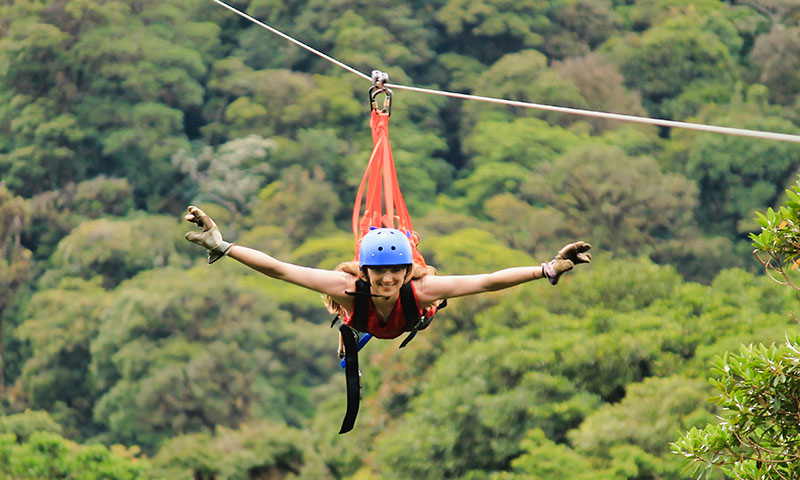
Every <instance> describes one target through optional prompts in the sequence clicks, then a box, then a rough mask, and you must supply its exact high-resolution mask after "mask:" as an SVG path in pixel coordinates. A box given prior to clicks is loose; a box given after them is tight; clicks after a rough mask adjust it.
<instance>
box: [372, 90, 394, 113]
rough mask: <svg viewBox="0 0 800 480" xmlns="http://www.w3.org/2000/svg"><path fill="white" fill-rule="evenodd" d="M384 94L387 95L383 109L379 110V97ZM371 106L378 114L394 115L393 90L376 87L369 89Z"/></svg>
mask: <svg viewBox="0 0 800 480" xmlns="http://www.w3.org/2000/svg"><path fill="white" fill-rule="evenodd" d="M381 93H383V94H384V95H385V97H384V99H383V108H382V109H381V108H378V101H377V97H378V95H380V94H381ZM369 104H370V108H371V109H372V110H375V111H377V112H378V113H385V114H386V115H389V116H391V115H392V90H391V89H389V88H387V87H376V86H372V87H369Z"/></svg>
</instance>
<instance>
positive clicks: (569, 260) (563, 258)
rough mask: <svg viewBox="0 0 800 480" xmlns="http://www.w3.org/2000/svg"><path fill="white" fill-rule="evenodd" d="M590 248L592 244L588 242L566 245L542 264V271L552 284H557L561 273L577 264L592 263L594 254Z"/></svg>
mask: <svg viewBox="0 0 800 480" xmlns="http://www.w3.org/2000/svg"><path fill="white" fill-rule="evenodd" d="M590 248H592V246H591V245H589V244H588V243H586V242H575V243H570V244H567V245H565V246H564V247H563V248H562V249H561V250H559V251H558V253H557V254H556V257H555V258H554V259H552V260H550V261H549V262H547V263H543V264H542V273H543V274H544V276H545V278H546V279H548V280H549V281H550V283H551V284H552V285H555V284H557V283H558V279H559V278H560V277H561V274H563V273H564V272H569V271H570V270H572V268H573V267H575V265H576V264H578V263H591V261H592V254H591V253H588V252H589V249H590Z"/></svg>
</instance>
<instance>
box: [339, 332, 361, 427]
mask: <svg viewBox="0 0 800 480" xmlns="http://www.w3.org/2000/svg"><path fill="white" fill-rule="evenodd" d="M339 333H340V334H341V335H342V341H343V342H344V353H345V362H346V363H345V366H344V373H345V375H344V376H345V382H346V385H347V410H346V411H345V414H344V420H342V428H340V429H339V433H340V434H341V433H347V432H349V431H350V430H352V429H353V425H355V423H356V416H357V415H358V407H359V404H360V403H361V378H360V377H361V372H360V371H359V370H358V347H357V346H356V335H355V332H353V330H352V329H351V328H350V327H348V326H347V325H345V324H342V325H341V326H340V327H339Z"/></svg>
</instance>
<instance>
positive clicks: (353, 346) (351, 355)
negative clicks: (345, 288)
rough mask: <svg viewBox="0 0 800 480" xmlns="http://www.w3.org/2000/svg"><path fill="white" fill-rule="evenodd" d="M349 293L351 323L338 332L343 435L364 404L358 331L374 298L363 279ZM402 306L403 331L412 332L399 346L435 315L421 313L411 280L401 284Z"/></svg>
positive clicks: (441, 306)
mask: <svg viewBox="0 0 800 480" xmlns="http://www.w3.org/2000/svg"><path fill="white" fill-rule="evenodd" d="M347 293H348V295H353V296H354V297H355V299H354V305H353V316H352V318H351V319H350V326H347V325H344V324H342V325H341V326H340V327H339V332H341V334H342V341H343V342H344V352H345V357H344V358H345V366H344V374H345V383H346V385H347V411H346V413H345V415H344V420H343V421H342V428H341V429H340V430H339V433H340V434H341V433H347V432H349V431H350V430H352V429H353V425H355V422H356V416H357V415H358V407H359V404H360V403H361V372H359V370H358V346H357V342H358V336H357V334H356V333H355V331H359V332H366V331H367V320H368V319H367V316H368V315H369V302H370V301H371V299H372V297H373V295H372V293H371V292H370V288H369V283H367V282H365V281H363V280H360V279H359V280H356V291H355V292H347ZM446 304H447V301H444V302H442V304H441V305H439V307H438V308H439V309H442V308H444V307H445V305H446ZM400 306H401V307H402V308H403V316H404V317H405V320H406V324H405V328H404V330H405V331H407V332H411V333H409V334H408V336H407V337H406V338H405V339H404V340H403V343H401V344H400V348H403V347H405V346H406V345H408V342H410V341H411V340H412V339H413V338H414V337H415V336H416V335H417V331H419V330H422V329H424V328H426V327H427V326H428V325H429V324H430V322H431V320H433V317H427V316H424V315H420V312H419V308H417V300H416V298H414V290H413V289H412V287H411V284H410V283H406V284H404V285H403V286H402V287H400ZM336 318H338V317H336ZM336 318H335V319H334V323H335V322H336ZM331 326H333V325H331Z"/></svg>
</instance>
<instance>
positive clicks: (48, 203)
mask: <svg viewBox="0 0 800 480" xmlns="http://www.w3.org/2000/svg"><path fill="white" fill-rule="evenodd" d="M234 5H235V6H236V7H237V8H240V9H242V10H244V11H246V12H247V13H249V14H250V15H253V16H254V17H256V18H259V19H262V20H263V21H265V22H267V23H269V24H271V25H273V26H275V27H276V28H279V29H280V30H281V31H284V32H286V33H288V34H289V35H292V36H295V37H297V38H298V39H300V40H302V41H304V42H306V43H308V44H310V45H312V46H313V47H315V48H317V49H319V50H321V51H323V52H325V53H327V54H330V55H332V56H333V57H335V58H337V59H339V60H341V61H343V62H345V63H347V64H348V65H350V66H352V67H354V68H357V69H358V70H360V71H362V72H369V71H370V70H372V69H381V70H385V71H387V72H388V73H389V75H390V81H392V82H393V83H404V84H413V85H417V86H426V87H433V88H441V89H447V90H455V91H461V92H466V93H474V94H478V95H487V96H496V97H504V98H510V99H514V100H523V101H530V102H535V103H543V104H555V105H560V106H568V107H577V108H585V109H593V110H603V111H613V112H618V113H627V114H634V115H646V116H651V117H661V118H669V119H674V120H684V121H693V122H703V123H711V124H717V125H727V126H735V127H743V128H750V129H758V130H769V131H778V132H794V131H797V130H798V125H800V103H798V99H800V81H799V80H798V76H797V67H798V64H799V63H800V60H798V58H800V7H798V6H797V3H796V2H794V1H789V0H741V1H739V0H736V1H720V0H702V1H687V0H627V1H623V0H555V1H549V2H542V1H530V2H508V1H499V0H491V1H486V0H435V1H427V2H422V1H410V2H388V1H386V0H376V1H371V2H363V1H355V0H333V1H331V0H293V1H277V0H240V1H237V2H235V4H234ZM368 87H369V84H368V83H367V82H364V81H363V80H361V79H359V78H358V77H357V76H354V75H352V74H351V73H349V72H346V71H345V70H343V69H341V68H339V67H337V66H335V65H333V64H331V63H329V62H326V61H324V60H322V59H320V58H318V57H316V56H314V55H312V54H310V53H308V52H306V51H304V50H302V49H300V48H298V47H296V46H294V45H292V44H290V43H288V42H286V41H285V40H283V39H281V38H280V37H278V36H275V35H272V34H271V33H269V32H267V31H266V30H264V29H261V28H259V27H258V26H256V25H254V24H252V23H250V22H247V21H245V20H243V19H241V18H240V17H238V16H236V15H234V14H233V13H232V12H230V11H228V10H226V9H224V8H221V7H220V6H219V5H216V4H214V3H213V2H197V1H192V2H189V1H186V0H170V1H168V2H163V1H161V2H156V1H153V0H140V1H136V2H132V1H127V0H59V1H55V0H7V1H4V2H0V358H2V366H1V368H0V414H2V416H0V473H2V476H3V477H4V478H5V477H8V478H13V479H28V478H87V479H91V478H98V479H100V478H104V479H146V478H152V479H162V478H169V479H197V478H201V479H209V480H210V479H215V480H218V479H220V480H221V479H257V478H284V477H285V478H307V479H326V478H330V479H354V480H358V479H365V478H432V479H433V478H435V479H439V478H463V479H472V480H476V479H491V480H499V479H504V480H506V479H516V478H537V479H554V480H555V479H562V478H574V479H607V480H612V479H613V480H624V479H630V480H633V479H638V480H647V479H653V480H655V479H683V478H690V477H691V476H692V472H687V471H686V470H685V469H684V466H685V465H684V458H683V457H682V456H680V455H676V454H674V453H673V452H671V450H670V442H675V441H676V439H678V438H681V435H682V434H683V433H684V432H687V431H689V432H690V433H689V434H687V435H686V436H684V437H683V439H682V440H680V441H678V442H677V443H676V444H675V447H674V448H675V449H676V451H678V452H680V453H683V454H684V455H686V456H688V457H690V458H702V453H703V451H702V449H703V448H707V447H709V445H712V446H713V445H716V446H717V447H719V446H720V445H722V444H723V443H724V446H726V447H729V446H730V443H725V442H728V440H730V435H740V436H741V435H751V434H752V435H760V434H761V433H763V431H775V429H776V428H783V427H785V426H786V425H784V424H783V423H773V422H782V420H781V418H780V417H776V416H775V415H774V414H775V413H776V412H777V413H781V412H783V411H784V409H782V407H781V406H777V407H776V406H775V404H774V403H772V404H769V405H766V406H764V405H760V403H759V400H758V399H756V400H755V403H756V404H757V405H760V406H761V407H762V410H760V411H756V412H754V413H756V414H757V417H756V419H755V420H753V419H752V418H751V417H747V416H745V415H744V414H742V415H741V416H739V417H736V421H740V422H742V424H741V427H742V430H735V428H734V427H736V428H738V424H736V423H735V422H733V421H731V422H730V425H731V426H732V427H731V429H730V430H726V431H725V432H723V433H720V430H714V429H713V427H712V425H714V424H716V423H718V422H717V421H716V415H718V414H721V413H724V412H727V411H728V410H730V409H731V408H732V407H731V405H732V403H731V402H733V404H735V403H736V402H738V401H740V400H741V398H740V397H741V395H739V394H738V393H736V392H739V391H743V390H742V389H746V388H750V389H751V390H752V388H755V387H754V386H753V385H761V386H763V387H764V388H771V387H769V385H767V382H768V383H769V384H770V385H772V386H775V385H777V384H781V385H783V384H790V383H791V382H793V381H794V380H792V378H793V377H791V376H790V375H789V374H788V373H785V372H784V373H781V374H780V375H782V376H777V377H770V376H769V375H768V373H769V372H768V370H769V369H765V370H764V372H761V373H759V374H758V375H756V374H753V375H749V374H748V373H747V372H748V370H747V369H746V368H745V370H743V372H742V374H741V375H737V374H736V370H735V369H732V370H731V368H732V367H726V365H728V364H729V363H730V364H731V365H737V364H738V365H743V366H747V365H751V364H755V363H759V362H761V363H763V364H764V365H767V364H768V363H769V362H770V361H777V360H776V359H778V358H782V357H781V355H783V357H786V356H787V355H790V354H791V352H792V350H791V348H793V347H792V345H796V342H795V343H791V342H790V343H788V344H786V345H785V346H783V347H774V348H767V347H765V348H766V350H765V349H762V348H760V347H755V346H754V347H746V348H744V349H740V345H742V344H745V345H750V344H758V343H763V344H767V345H769V344H771V343H773V342H775V343H776V344H781V345H783V344H785V342H786V338H787V332H790V333H789V334H788V338H789V339H796V338H797V337H796V333H792V332H795V330H796V316H795V315H794V314H793V313H792V312H795V311H796V310H797V305H798V303H797V299H796V298H795V297H794V296H793V293H794V292H793V291H792V290H791V289H787V288H783V289H781V287H780V286H779V285H776V284H775V283H774V282H772V281H771V280H770V279H769V278H768V277H766V276H765V275H763V274H762V272H763V269H762V268H760V267H761V265H759V263H758V262H757V261H756V260H755V259H753V257H752V255H751V250H752V248H753V247H752V245H751V241H755V242H756V246H757V248H758V249H759V250H760V251H761V252H762V253H761V257H760V258H761V259H762V261H764V263H766V264H767V266H768V269H769V270H770V271H771V272H772V273H774V274H775V277H776V278H777V279H782V280H791V279H792V277H791V275H792V274H793V273H794V270H796V266H797V265H798V263H797V259H798V255H797V253H798V250H797V248H796V245H797V243H796V242H797V238H796V237H797V231H796V230H797V224H798V218H797V217H798V208H797V206H798V202H800V197H798V195H800V186H798V187H793V185H794V182H795V181H796V179H797V176H798V174H799V173H800V146H797V145H796V144H792V143H782V142H773V141H766V140H756V139H749V138H743V137H728V136H723V135H719V134H711V133H697V132H689V131H676V130H670V129H665V128H661V129H657V128H654V127H645V126H633V125H631V124H623V123H620V122H613V121H608V120H600V119H594V118H590V117H580V116H571V115H565V114H557V113H554V112H545V111H540V110H533V109H520V108H509V107H499V106H496V105H490V104H486V103H479V102H466V101H457V100H451V99H444V98H442V97H432V96H429V95H425V94H421V93H411V92H407V91H399V90H398V91H396V92H395V97H394V105H393V115H392V123H391V130H390V137H391V141H392V150H393V152H394V158H395V162H396V165H397V171H398V176H399V178H400V182H401V187H402V189H403V192H404V194H405V197H406V200H407V203H408V206H409V209H410V211H411V214H412V217H413V218H414V221H415V227H416V228H417V230H419V232H420V234H421V236H422V243H421V248H422V252H423V254H424V255H425V258H426V259H427V260H428V262H429V263H431V264H433V265H436V266H437V267H438V268H439V270H440V271H441V272H442V273H443V274H460V273H474V272H481V271H489V270H494V269H499V268H502V267H506V266H513V265H524V264H535V263H538V262H541V261H543V260H546V259H548V258H550V256H551V255H552V254H553V252H555V251H556V249H557V248H558V247H560V246H561V245H562V244H563V243H564V242H565V241H571V240H575V239H583V240H587V241H589V242H591V243H592V244H593V245H594V251H596V252H597V255H596V260H595V262H594V263H593V264H592V265H591V266H589V267H588V268H584V269H582V270H581V271H579V272H574V273H573V274H570V275H569V276H568V277H566V278H565V279H564V280H563V281H562V282H561V283H559V285H558V286H557V287H556V288H553V287H550V286H549V285H547V284H540V283H533V284H530V285H525V286H522V287H519V288H516V289H514V290H511V291H508V292H501V293H496V294H491V295H486V296H481V297H475V298H465V299H458V300H454V301H453V302H452V306H451V307H449V308H448V309H447V310H445V311H443V312H442V314H441V315H440V316H439V317H438V318H437V321H436V324H435V325H434V326H433V327H431V328H430V329H428V330H427V331H425V332H424V334H422V335H419V336H418V339H416V340H415V341H414V342H413V343H412V344H411V345H410V346H409V347H408V348H406V349H404V350H403V352H402V354H400V352H397V351H396V344H394V343H393V342H372V343H371V344H370V345H369V346H368V347H367V350H365V359H364V366H363V367H362V370H363V374H364V377H363V378H364V383H365V392H364V402H363V404H364V405H363V408H362V412H361V414H360V417H359V421H358V424H357V426H356V429H355V430H354V431H353V432H351V433H350V434H348V435H347V436H346V437H340V436H338V435H337V434H336V431H337V428H338V423H339V421H340V416H341V414H342V413H343V400H344V398H343V380H342V378H341V375H340V373H339V371H338V367H337V363H336V359H335V355H334V353H333V352H334V351H335V335H334V334H333V333H332V331H331V330H330V329H328V328H327V324H328V323H329V320H330V318H329V316H328V315H327V313H326V312H325V310H324V309H323V308H322V303H321V301H320V299H319V296H318V295H317V294H315V293H313V292H307V291H304V290H301V289H299V288H297V287H294V286H291V285H283V284H280V283H278V282H274V281H269V279H266V278H265V277H263V276H261V275H258V274H256V273H254V272H249V271H246V269H244V267H242V266H240V265H237V264H236V263H235V262H232V261H221V262H218V263H216V264H214V265H213V267H209V266H207V265H205V264H204V261H205V260H204V254H203V252H202V251H198V249H197V248H195V246H194V245H191V244H189V243H188V242H186V241H185V240H183V238H182V233H183V232H184V231H185V229H186V228H188V227H187V226H186V225H182V224H181V213H182V211H183V209H184V208H185V206H186V205H187V204H188V203H189V202H195V203H198V204H200V205H202V206H203V208H204V209H205V210H206V211H207V212H208V213H209V214H211V215H212V216H213V217H214V218H215V219H216V221H217V223H218V224H220V226H221V227H222V229H223V232H224V233H225V235H226V238H228V239H230V240H233V241H236V242H238V243H241V244H244V245H248V246H252V247H254V248H258V249H262V250H264V251H266V252H268V253H270V254H271V255H274V256H276V257H278V258H281V259H285V260H289V261H294V262H297V263H300V264H304V265H310V266H320V267H324V268H332V267H334V266H335V265H336V264H337V263H338V262H340V261H342V260H347V259H349V258H351V256H352V236H351V235H350V234H349V233H347V232H348V229H349V221H350V213H351V212H350V208H349V207H350V205H351V204H352V201H353V199H354V196H355V189H356V187H357V185H358V181H359V179H360V176H361V173H362V172H363V169H364V167H365V164H366V160H367V158H368V156H369V151H370V148H371V138H370V135H369V129H368V125H367V118H368V116H367V111H368V110H367V108H368V106H367V101H366V93H367V88H368ZM787 189H789V190H788V191H787ZM785 192H786V193H785ZM782 204H785V205H782ZM779 205H782V206H780V207H779ZM754 211H761V212H766V213H764V214H761V215H759V216H754V214H753V212H754ZM751 234H752V239H751V238H750V236H751ZM782 274H786V277H784V276H783V275H782ZM725 352H739V353H734V354H729V355H728V356H727V357H725V356H724V355H725ZM717 356H720V358H721V359H722V360H719V359H718V360H714V359H715V358H717ZM712 362H713V364H714V365H715V368H716V369H717V370H715V371H714V375H716V376H717V377H716V378H717V379H716V380H715V385H716V386H717V387H718V388H720V390H721V391H722V392H723V397H721V398H722V400H719V401H718V404H714V403H710V402H707V401H706V400H705V399H706V398H707V397H709V396H710V395H711V394H712V393H713V387H712V386H709V385H708V384H707V382H705V381H704V380H705V378H706V377H707V376H708V372H709V370H708V369H709V367H710V366H711V365H712ZM737 362H738V363H737ZM726 368H728V369H727V370H726ZM762 374H763V375H762ZM740 377H741V378H740ZM762 377H763V378H762ZM743 379H744V380H746V381H752V382H753V385H749V386H746V388H745V386H742V385H740V384H739V383H737V382H740V381H741V380H743ZM781 379H782V380H781ZM775 382H778V383H775ZM759 388H761V387H759ZM751 390H748V391H751ZM725 395H728V397H725ZM726 398H727V399H726ZM759 398H760V397H759ZM781 402H782V403H781V405H785V403H786V402H784V401H783V400H781ZM790 403H791V402H790ZM770 409H772V410H770ZM759 422H761V423H759ZM776 425H777V426H776ZM747 428H755V429H756V430H752V431H749V430H746V429H747ZM726 435H727V436H726ZM793 435H794V436H793ZM795 437H796V432H795V431H790V429H788V428H787V429H786V431H785V435H784V438H786V439H788V440H787V441H791V439H793V438H795ZM747 438H750V437H747ZM714 442H717V443H714ZM753 448H756V447H753ZM769 448H771V449H772V450H770V452H771V453H774V452H779V451H780V448H782V445H781V444H775V445H770V447H769ZM726 452H727V453H726V455H727V456H725V457H724V458H723V461H717V462H714V461H711V462H710V464H715V463H716V464H719V465H723V466H728V467H730V469H729V470H725V471H720V470H715V469H712V468H709V469H708V470H704V472H705V473H708V474H709V476H711V477H712V478H723V476H724V475H726V474H728V475H741V476H746V475H749V474H752V475H758V474H762V475H763V474H766V475H768V474H770V472H766V473H765V471H759V470H757V468H756V467H758V468H761V466H763V465H775V466H776V467H775V468H776V469H778V470H776V471H779V472H780V473H782V474H783V475H788V476H789V477H791V476H792V475H794V473H792V472H791V471H789V470H785V471H784V470H780V468H782V467H780V465H781V464H780V462H779V461H775V458H774V457H773V456H771V453H769V452H767V453H764V455H763V457H762V461H761V463H760V464H758V465H756V466H753V465H754V464H753V462H750V463H747V462H744V463H739V464H737V463H735V459H736V458H743V457H744V456H748V457H750V456H752V455H751V453H752V451H749V450H747V449H746V448H745V449H735V448H729V449H728V450H727V451H726ZM768 453H769V454H768ZM737 455H738V457H737ZM778 460H780V459H778ZM726 462H727V463H726ZM770 462H772V463H770ZM732 465H733V466H732ZM737 468H738V470H736V469H737ZM754 468H756V469H755V470H754ZM726 472H727V473H726ZM753 472H756V473H753ZM747 478H755V477H747Z"/></svg>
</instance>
